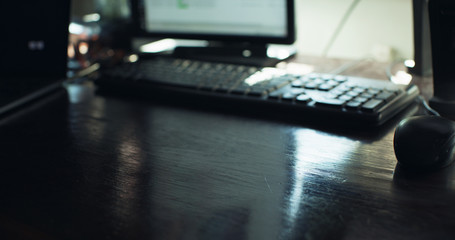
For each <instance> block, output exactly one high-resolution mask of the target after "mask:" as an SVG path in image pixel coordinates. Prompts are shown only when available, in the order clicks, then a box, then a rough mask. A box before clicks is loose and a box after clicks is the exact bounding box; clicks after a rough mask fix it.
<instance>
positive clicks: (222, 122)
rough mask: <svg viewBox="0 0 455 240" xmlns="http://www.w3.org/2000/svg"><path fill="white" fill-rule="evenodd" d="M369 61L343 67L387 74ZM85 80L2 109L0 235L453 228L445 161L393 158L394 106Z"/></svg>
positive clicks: (305, 233)
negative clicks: (241, 100)
mask: <svg viewBox="0 0 455 240" xmlns="http://www.w3.org/2000/svg"><path fill="white" fill-rule="evenodd" d="M305 60H308V61H309V62H310V64H311V59H305ZM316 62H317V61H316ZM319 63H321V62H319ZM327 64H328V63H327ZM330 64H332V66H333V64H335V65H336V63H333V62H332V63H330ZM369 66H370V68H365V69H370V70H373V72H370V73H368V71H366V70H365V69H364V70H362V69H361V68H362V66H357V67H355V68H353V69H351V72H349V73H352V74H363V75H370V76H379V77H381V74H382V73H380V74H379V75H377V74H375V73H374V72H382V70H381V71H378V70H377V69H378V68H375V67H371V66H372V65H369ZM324 67H327V65H322V68H319V69H322V70H324ZM319 69H317V70H319ZM382 78H385V75H382ZM92 90H93V88H91V87H90V86H89V85H87V84H83V85H80V86H73V87H72V88H71V89H70V93H71V101H69V102H68V101H66V99H67V97H66V95H61V94H60V95H58V94H57V95H53V96H50V97H48V98H47V99H45V100H43V101H40V102H38V103H36V104H34V105H33V106H31V107H29V108H27V109H24V110H22V111H20V112H18V113H16V114H14V115H11V116H9V117H8V118H4V119H3V121H2V122H1V124H0V144H1V152H0V159H1V163H2V165H1V167H0V184H1V185H0V186H1V197H0V233H1V234H2V235H4V237H3V238H2V239H16V238H18V237H19V238H22V239H413V240H415V239H453V238H454V236H455V177H454V170H453V166H450V167H448V168H446V169H444V170H441V171H438V172H434V173H430V174H426V175H425V174H424V175H412V174H407V173H405V172H402V171H400V169H396V159H395V156H394V152H393V147H392V140H393V130H394V126H395V125H396V124H397V122H398V120H399V119H395V120H393V121H392V122H391V123H390V124H389V126H387V127H385V128H382V129H380V130H377V131H376V130H375V131H367V132H365V131H356V130H349V129H345V128H344V129H343V128H338V129H337V128H334V127H324V126H318V127H315V126H308V125H305V124H299V123H295V122H281V121H275V120H270V119H259V118H255V117H254V116H248V115H239V114H230V113H222V112H213V111H203V110H200V109H190V108H184V107H179V106H172V105H171V106H169V105H163V104H161V103H159V102H151V101H141V100H138V99H135V100H134V99H126V98H119V97H112V96H110V97H109V96H99V95H93V92H92Z"/></svg>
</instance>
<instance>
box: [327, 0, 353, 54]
mask: <svg viewBox="0 0 455 240" xmlns="http://www.w3.org/2000/svg"><path fill="white" fill-rule="evenodd" d="M359 2H360V0H354V1H352V3H351V5H350V6H349V8H348V10H346V12H345V13H344V15H343V18H341V21H340V22H339V23H338V26H337V28H336V29H335V32H333V35H332V37H331V38H330V39H329V42H328V43H327V46H326V47H325V48H324V51H323V52H322V56H323V57H327V54H328V52H329V50H330V48H332V45H333V43H335V40H336V38H337V37H338V35H339V34H340V32H341V30H343V27H344V25H345V24H346V22H347V21H348V19H349V17H350V16H351V14H352V12H354V10H355V8H356V7H357V5H358V4H359Z"/></svg>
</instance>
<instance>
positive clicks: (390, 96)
mask: <svg viewBox="0 0 455 240" xmlns="http://www.w3.org/2000/svg"><path fill="white" fill-rule="evenodd" d="M393 97H395V93H393V92H381V93H379V94H378V95H376V96H375V97H374V98H376V99H382V100H385V101H386V102H389V101H390V100H392V99H393Z"/></svg>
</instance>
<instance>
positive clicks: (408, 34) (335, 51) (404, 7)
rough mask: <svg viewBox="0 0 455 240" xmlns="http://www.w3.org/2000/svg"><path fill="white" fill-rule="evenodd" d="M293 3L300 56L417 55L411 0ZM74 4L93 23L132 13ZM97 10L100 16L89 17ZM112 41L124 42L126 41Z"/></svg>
mask: <svg viewBox="0 0 455 240" xmlns="http://www.w3.org/2000/svg"><path fill="white" fill-rule="evenodd" d="M295 2H296V19H297V33H298V35H297V42H296V44H295V46H296V48H297V50H298V52H299V53H300V54H303V55H312V56H324V57H334V58H345V59H361V58H366V57H372V58H374V59H376V60H378V61H387V62H389V61H394V60H397V59H412V58H413V56H414V45H413V44H414V42H413V20H412V17H413V13H412V0H317V1H315V0H295ZM72 5H73V6H72V16H73V19H77V21H82V20H83V19H84V16H85V20H87V21H86V22H90V21H94V20H97V17H100V20H102V21H103V20H106V19H107V20H112V19H124V18H127V17H128V16H129V15H130V10H129V9H128V0H77V1H72ZM93 13H97V14H99V15H90V14H93ZM90 16H91V18H90ZM343 21H344V22H343ZM341 22H343V23H344V24H343V25H342V26H340V23H341ZM117 25H118V24H117ZM340 27H341V28H340ZM93 31H95V32H96V31H98V30H96V29H94V30H93ZM110 41H113V42H114V43H112V44H119V45H122V44H124V43H122V41H123V40H122V39H110Z"/></svg>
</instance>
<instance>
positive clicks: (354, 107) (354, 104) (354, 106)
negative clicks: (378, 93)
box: [345, 101, 362, 110]
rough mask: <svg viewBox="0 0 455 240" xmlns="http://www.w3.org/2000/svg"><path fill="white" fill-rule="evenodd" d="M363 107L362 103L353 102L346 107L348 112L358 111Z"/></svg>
mask: <svg viewBox="0 0 455 240" xmlns="http://www.w3.org/2000/svg"><path fill="white" fill-rule="evenodd" d="M361 105H362V103H361V102H357V101H351V102H348V103H346V105H345V107H346V109H348V110H358V109H359V108H360V106H361Z"/></svg>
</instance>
